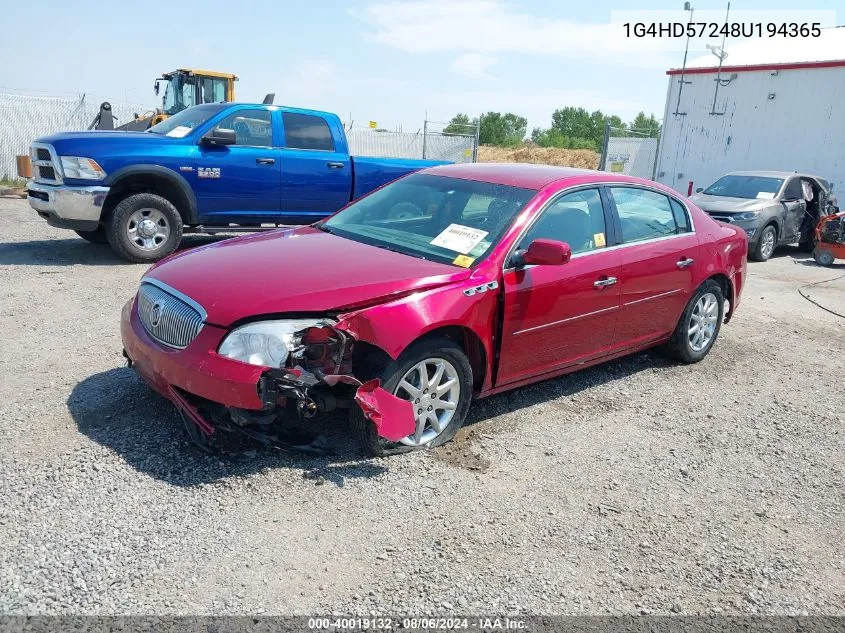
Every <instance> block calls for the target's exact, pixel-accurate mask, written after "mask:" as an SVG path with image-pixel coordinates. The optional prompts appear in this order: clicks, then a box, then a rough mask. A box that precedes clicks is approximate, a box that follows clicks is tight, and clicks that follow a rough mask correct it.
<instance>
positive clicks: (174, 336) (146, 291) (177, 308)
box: [138, 282, 205, 349]
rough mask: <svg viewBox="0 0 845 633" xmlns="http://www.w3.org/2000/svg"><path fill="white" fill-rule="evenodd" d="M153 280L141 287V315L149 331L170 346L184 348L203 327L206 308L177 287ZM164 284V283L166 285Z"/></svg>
mask: <svg viewBox="0 0 845 633" xmlns="http://www.w3.org/2000/svg"><path fill="white" fill-rule="evenodd" d="M158 283H159V282H156V285H154V284H152V283H150V282H143V283H141V288H140V289H139V290H138V317H139V318H140V320H141V324H142V325H143V326H144V330H146V332H147V334H149V335H150V336H151V337H153V338H154V339H155V340H156V341H158V342H159V343H162V344H164V345H167V346H168V347H175V348H177V349H184V348H186V347H188V345H190V344H191V341H193V340H194V339H195V338H196V336H197V334H199V333H200V330H201V329H202V325H203V321H204V320H205V314H204V312H203V310H202V308H201V307H200V306H199V305H197V304H195V303H194V302H193V301H191V300H190V299H188V298H187V297H185V298H184V299H183V298H181V297H179V296H176V295H178V294H181V293H178V292H177V291H175V290H173V289H172V288H170V290H171V292H172V294H171V292H167V291H166V290H165V289H164V288H162V287H160V286H159V285H157V284H158ZM163 285H164V284H162V286H163Z"/></svg>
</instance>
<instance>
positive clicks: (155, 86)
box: [153, 79, 158, 94]
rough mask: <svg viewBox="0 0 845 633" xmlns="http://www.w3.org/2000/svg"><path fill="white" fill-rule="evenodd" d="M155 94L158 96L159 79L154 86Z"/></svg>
mask: <svg viewBox="0 0 845 633" xmlns="http://www.w3.org/2000/svg"><path fill="white" fill-rule="evenodd" d="M153 92H155V93H156V94H158V79H156V82H155V84H153Z"/></svg>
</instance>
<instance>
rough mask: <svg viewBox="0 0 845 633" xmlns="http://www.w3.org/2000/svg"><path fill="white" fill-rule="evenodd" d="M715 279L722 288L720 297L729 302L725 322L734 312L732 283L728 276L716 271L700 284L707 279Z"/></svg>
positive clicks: (703, 282) (706, 280)
mask: <svg viewBox="0 0 845 633" xmlns="http://www.w3.org/2000/svg"><path fill="white" fill-rule="evenodd" d="M711 280H712V281H715V282H716V283H717V284H719V287H720V288H721V289H722V297H723V298H725V299H727V300H728V301H729V302H730V309H729V310H728V311H727V312H726V313H725V323H727V322H728V321H730V320H731V317H732V316H733V312H734V301H735V295H734V284H733V282H732V281H731V279H730V277H728V276H727V275H726V274H724V273H716V274H715V275H710V276H709V277H708V278H707V279H705V280H704V281H702V282H701V283H702V284H705V283H707V282H708V281H711Z"/></svg>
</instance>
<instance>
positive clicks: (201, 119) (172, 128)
mask: <svg viewBox="0 0 845 633" xmlns="http://www.w3.org/2000/svg"><path fill="white" fill-rule="evenodd" d="M228 107H229V104H228V103H207V104H205V105H198V106H194V107H193V108H188V109H186V110H182V111H181V112H177V113H176V114H174V115H173V116H171V117H168V118H166V119H165V120H164V121H162V122H161V123H158V124H157V125H154V126H152V127H151V128H150V129H149V130H147V132H151V133H153V134H164V135H165V136H174V137H176V138H180V137H182V136H185V135H186V134H187V133H188V132H190V131H191V130H193V129H194V128H195V127H197V126H198V125H202V124H203V123H205V122H206V121H208V120H209V119H210V118H211V117H213V116H214V115H215V114H217V113H218V112H220V110H222V109H223V108H228Z"/></svg>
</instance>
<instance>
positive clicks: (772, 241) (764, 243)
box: [750, 224, 778, 262]
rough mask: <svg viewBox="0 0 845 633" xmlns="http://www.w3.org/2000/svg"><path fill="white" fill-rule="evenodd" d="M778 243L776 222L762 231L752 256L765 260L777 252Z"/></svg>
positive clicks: (760, 260) (761, 260) (755, 259)
mask: <svg viewBox="0 0 845 633" xmlns="http://www.w3.org/2000/svg"><path fill="white" fill-rule="evenodd" d="M777 245H778V232H777V229H776V228H775V225H774V224H770V225H769V226H767V227H765V228H764V229H763V231H762V232H761V233H760V238H759V239H758V240H757V244H756V245H755V246H754V249H753V250H752V251H751V253H750V254H751V258H752V259H753V260H754V261H757V262H764V261H766V260H767V259H769V258H770V257H771V256H772V253H774V252H775V247H776V246H777Z"/></svg>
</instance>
